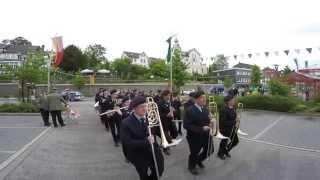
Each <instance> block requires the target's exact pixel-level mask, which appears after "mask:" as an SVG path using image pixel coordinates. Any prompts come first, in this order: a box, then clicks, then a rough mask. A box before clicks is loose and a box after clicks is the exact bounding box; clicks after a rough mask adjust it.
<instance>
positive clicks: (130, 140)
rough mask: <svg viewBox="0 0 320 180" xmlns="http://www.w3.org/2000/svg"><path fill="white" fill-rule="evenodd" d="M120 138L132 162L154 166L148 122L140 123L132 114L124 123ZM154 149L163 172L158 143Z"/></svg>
mask: <svg viewBox="0 0 320 180" xmlns="http://www.w3.org/2000/svg"><path fill="white" fill-rule="evenodd" d="M120 136H121V142H122V144H123V146H125V149H126V151H127V152H126V153H127V158H128V160H129V161H130V162H132V163H134V164H137V163H139V164H144V163H150V165H152V164H151V163H153V161H152V160H153V157H152V151H151V145H150V143H149V141H148V139H147V137H148V136H149V132H148V124H147V122H144V123H140V122H139V120H138V119H137V118H136V117H135V116H134V114H133V113H132V114H130V115H129V116H128V117H127V118H126V119H124V120H123V121H122V125H121V134H120ZM154 148H155V154H156V157H157V161H158V165H159V168H160V169H161V168H162V171H163V164H164V163H163V156H162V153H161V150H160V148H159V146H158V144H157V143H154Z"/></svg>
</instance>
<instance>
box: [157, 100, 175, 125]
mask: <svg viewBox="0 0 320 180" xmlns="http://www.w3.org/2000/svg"><path fill="white" fill-rule="evenodd" d="M157 104H158V110H159V115H160V119H161V123H162V125H163V128H164V129H165V130H168V129H170V126H171V124H172V120H173V118H172V117H168V116H167V115H168V113H169V112H170V103H169V102H167V101H165V100H163V99H161V100H160V101H159V102H158V103H157Z"/></svg>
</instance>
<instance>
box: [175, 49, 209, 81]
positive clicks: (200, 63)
mask: <svg viewBox="0 0 320 180" xmlns="http://www.w3.org/2000/svg"><path fill="white" fill-rule="evenodd" d="M181 56H182V61H183V62H184V63H185V64H187V66H188V69H187V72H189V73H192V74H194V73H197V74H201V75H203V74H207V73H208V68H207V65H206V64H205V63H204V60H203V58H202V57H201V54H200V53H199V51H198V50H197V49H196V48H193V49H190V50H189V51H182V52H181Z"/></svg>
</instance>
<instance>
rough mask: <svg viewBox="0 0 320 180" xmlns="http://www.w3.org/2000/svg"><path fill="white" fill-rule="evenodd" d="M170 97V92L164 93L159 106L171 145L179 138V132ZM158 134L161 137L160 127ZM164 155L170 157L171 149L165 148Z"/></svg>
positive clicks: (157, 130)
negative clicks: (174, 119)
mask: <svg viewBox="0 0 320 180" xmlns="http://www.w3.org/2000/svg"><path fill="white" fill-rule="evenodd" d="M170 95H171V93H170V91H169V90H164V91H162V93H161V98H160V101H159V102H158V103H157V104H158V110H159V115H160V119H161V123H162V126H163V131H164V134H165V136H166V139H167V141H168V142H169V143H172V139H175V138H176V137H177V136H178V131H177V127H176V125H175V124H174V122H173V118H174V116H173V115H174V114H173V113H174V109H173V107H172V106H171V103H170ZM156 134H157V135H158V136H160V129H159V127H157V128H156ZM160 137H161V136H160ZM164 153H165V154H166V155H170V149H169V148H165V149H164Z"/></svg>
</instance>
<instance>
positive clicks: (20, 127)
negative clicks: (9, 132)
mask: <svg viewBox="0 0 320 180" xmlns="http://www.w3.org/2000/svg"><path fill="white" fill-rule="evenodd" d="M40 128H42V129H44V128H46V127H40V126H39V127H35V126H30V127H28V126H7V127H6V126H3V127H1V126H0V129H40Z"/></svg>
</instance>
